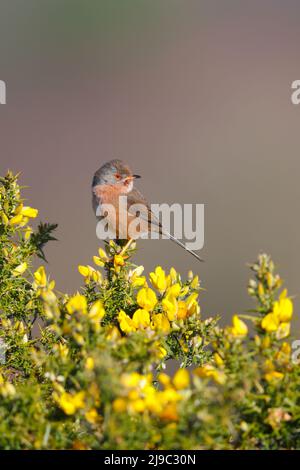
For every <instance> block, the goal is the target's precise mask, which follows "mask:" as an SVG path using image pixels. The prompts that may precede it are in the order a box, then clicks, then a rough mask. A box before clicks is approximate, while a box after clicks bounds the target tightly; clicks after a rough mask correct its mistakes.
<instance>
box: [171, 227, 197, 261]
mask: <svg viewBox="0 0 300 470" xmlns="http://www.w3.org/2000/svg"><path fill="white" fill-rule="evenodd" d="M164 234H165V235H167V237H169V238H170V240H172V241H173V242H175V243H176V244H177V245H179V246H181V248H184V249H185V250H186V251H188V252H189V253H191V255H193V256H194V257H195V258H196V259H197V260H198V261H202V262H204V259H202V258H200V256H198V255H197V253H195V252H194V251H193V250H190V249H189V248H188V247H187V246H186V245H185V244H184V243H182V242H181V241H179V240H177V238H175V237H173V235H171V234H170V233H169V232H166V231H165V230H164Z"/></svg>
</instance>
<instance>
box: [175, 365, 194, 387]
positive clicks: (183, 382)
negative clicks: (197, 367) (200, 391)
mask: <svg viewBox="0 0 300 470" xmlns="http://www.w3.org/2000/svg"><path fill="white" fill-rule="evenodd" d="M173 384H174V386H175V388H176V389H177V390H182V389H184V388H187V387H188V386H189V384H190V376H189V373H188V371H187V370H186V369H178V371H177V372H176V374H175V375H174V377H173Z"/></svg>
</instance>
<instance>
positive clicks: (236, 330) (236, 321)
mask: <svg viewBox="0 0 300 470" xmlns="http://www.w3.org/2000/svg"><path fill="white" fill-rule="evenodd" d="M232 323H233V327H232V328H231V334H232V335H233V336H245V335H246V334H247V333H248V327H247V325H246V323H245V322H243V321H242V320H241V319H240V318H239V317H238V315H233V317H232Z"/></svg>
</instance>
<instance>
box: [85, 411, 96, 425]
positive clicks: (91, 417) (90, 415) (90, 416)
mask: <svg viewBox="0 0 300 470" xmlns="http://www.w3.org/2000/svg"><path fill="white" fill-rule="evenodd" d="M84 416H85V419H86V420H87V421H88V422H89V423H90V424H95V423H97V421H98V419H99V415H98V413H97V410H96V408H91V409H90V410H89V411H87V412H86V413H85V415H84Z"/></svg>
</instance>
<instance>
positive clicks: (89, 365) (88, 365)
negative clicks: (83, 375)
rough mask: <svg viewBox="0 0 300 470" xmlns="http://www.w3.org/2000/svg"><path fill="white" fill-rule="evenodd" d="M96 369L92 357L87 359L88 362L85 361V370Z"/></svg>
mask: <svg viewBox="0 0 300 470" xmlns="http://www.w3.org/2000/svg"><path fill="white" fill-rule="evenodd" d="M94 367H95V361H94V359H93V358H92V357H87V359H86V361H85V368H86V369H87V370H94Z"/></svg>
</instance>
